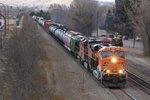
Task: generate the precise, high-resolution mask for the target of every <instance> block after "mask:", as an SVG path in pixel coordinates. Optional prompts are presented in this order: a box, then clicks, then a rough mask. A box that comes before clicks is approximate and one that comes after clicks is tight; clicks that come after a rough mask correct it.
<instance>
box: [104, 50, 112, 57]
mask: <svg viewBox="0 0 150 100" xmlns="http://www.w3.org/2000/svg"><path fill="white" fill-rule="evenodd" d="M110 56H112V52H111V51H105V52H102V58H107V57H110Z"/></svg>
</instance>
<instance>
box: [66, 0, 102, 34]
mask: <svg viewBox="0 0 150 100" xmlns="http://www.w3.org/2000/svg"><path fill="white" fill-rule="evenodd" d="M98 7H99V5H98V2H96V1H94V0H74V1H73V2H72V4H71V5H70V10H69V12H70V14H69V16H68V17H69V18H70V22H71V23H70V25H71V27H72V29H74V30H76V31H79V32H82V33H84V34H86V35H90V34H91V33H92V31H93V30H94V29H95V27H96V26H97V25H96V24H97V23H96V21H97V11H98Z"/></svg>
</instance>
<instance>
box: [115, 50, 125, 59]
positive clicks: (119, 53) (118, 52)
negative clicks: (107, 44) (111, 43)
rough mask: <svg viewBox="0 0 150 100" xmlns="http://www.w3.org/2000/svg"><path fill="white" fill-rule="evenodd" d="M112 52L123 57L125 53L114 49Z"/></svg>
mask: <svg viewBox="0 0 150 100" xmlns="http://www.w3.org/2000/svg"><path fill="white" fill-rule="evenodd" d="M114 54H115V55H116V56H118V57H121V58H125V54H124V52H122V51H115V52H114Z"/></svg>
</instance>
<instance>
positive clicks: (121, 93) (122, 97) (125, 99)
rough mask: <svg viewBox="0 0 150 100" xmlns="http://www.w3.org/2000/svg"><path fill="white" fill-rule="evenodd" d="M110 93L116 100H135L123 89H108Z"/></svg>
mask: <svg viewBox="0 0 150 100" xmlns="http://www.w3.org/2000/svg"><path fill="white" fill-rule="evenodd" d="M110 91H111V92H112V93H113V95H114V96H115V97H116V98H117V99H118V100H136V98H135V97H134V96H132V95H131V94H130V93H128V92H127V91H125V89H110Z"/></svg>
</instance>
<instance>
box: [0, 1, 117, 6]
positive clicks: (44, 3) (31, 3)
mask: <svg viewBox="0 0 150 100" xmlns="http://www.w3.org/2000/svg"><path fill="white" fill-rule="evenodd" d="M71 1H72V0H0V3H3V4H9V5H11V6H15V5H17V6H18V5H19V6H20V5H24V6H29V7H31V6H41V7H42V6H48V5H49V4H52V3H59V4H66V5H70V3H71ZM98 1H107V2H114V1H115V0H98Z"/></svg>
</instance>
